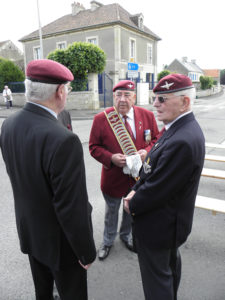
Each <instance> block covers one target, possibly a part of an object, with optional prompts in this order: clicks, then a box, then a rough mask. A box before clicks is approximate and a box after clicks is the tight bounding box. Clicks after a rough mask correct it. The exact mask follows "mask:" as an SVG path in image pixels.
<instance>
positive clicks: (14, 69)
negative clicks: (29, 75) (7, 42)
mask: <svg viewBox="0 0 225 300" xmlns="http://www.w3.org/2000/svg"><path fill="white" fill-rule="evenodd" d="M24 79H25V75H24V73H23V71H21V69H20V68H19V67H18V66H17V65H15V64H14V63H13V62H12V61H11V60H8V59H5V58H2V57H0V91H2V90H3V88H4V85H5V84H8V82H19V81H24Z"/></svg>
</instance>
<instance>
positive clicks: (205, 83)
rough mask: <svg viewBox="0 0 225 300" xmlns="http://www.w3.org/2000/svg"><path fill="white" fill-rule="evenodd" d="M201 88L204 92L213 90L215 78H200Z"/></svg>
mask: <svg viewBox="0 0 225 300" xmlns="http://www.w3.org/2000/svg"><path fill="white" fill-rule="evenodd" d="M200 86H201V89H202V90H207V89H211V88H212V87H213V78H212V77H209V76H200Z"/></svg>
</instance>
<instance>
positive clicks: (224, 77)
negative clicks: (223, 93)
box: [220, 69, 225, 84]
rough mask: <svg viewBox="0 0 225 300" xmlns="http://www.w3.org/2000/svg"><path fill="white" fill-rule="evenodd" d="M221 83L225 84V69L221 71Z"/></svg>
mask: <svg viewBox="0 0 225 300" xmlns="http://www.w3.org/2000/svg"><path fill="white" fill-rule="evenodd" d="M220 83H221V84H225V69H223V70H221V71H220Z"/></svg>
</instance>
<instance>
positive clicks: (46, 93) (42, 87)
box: [25, 79, 59, 102]
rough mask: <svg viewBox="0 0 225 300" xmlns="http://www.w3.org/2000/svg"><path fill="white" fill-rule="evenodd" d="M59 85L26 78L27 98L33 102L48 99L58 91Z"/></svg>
mask: <svg viewBox="0 0 225 300" xmlns="http://www.w3.org/2000/svg"><path fill="white" fill-rule="evenodd" d="M58 86H59V84H49V83H42V82H36V81H31V80H29V79H25V87H26V92H25V96H26V99H27V101H31V102H32V101H33V102H35V101H45V100H48V99H49V98H50V97H51V96H52V95H53V94H54V93H55V92H56V90H57V87H58Z"/></svg>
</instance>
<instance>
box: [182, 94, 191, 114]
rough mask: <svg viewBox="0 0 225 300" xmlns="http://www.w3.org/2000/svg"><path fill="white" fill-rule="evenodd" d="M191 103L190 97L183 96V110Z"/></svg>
mask: <svg viewBox="0 0 225 300" xmlns="http://www.w3.org/2000/svg"><path fill="white" fill-rule="evenodd" d="M190 105H191V99H190V98H189V97H188V96H184V98H183V107H182V108H183V111H186V110H187V109H188V108H189V107H190Z"/></svg>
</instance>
